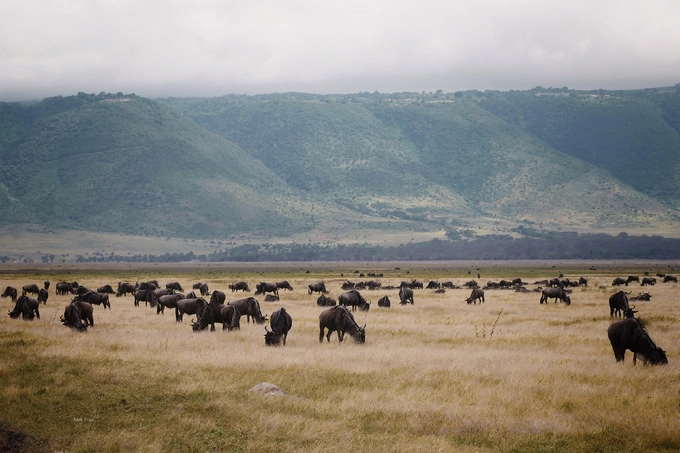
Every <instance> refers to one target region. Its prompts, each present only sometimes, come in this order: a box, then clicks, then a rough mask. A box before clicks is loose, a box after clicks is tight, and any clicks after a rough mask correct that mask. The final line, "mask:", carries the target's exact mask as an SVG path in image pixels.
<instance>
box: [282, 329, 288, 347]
mask: <svg viewBox="0 0 680 453" xmlns="http://www.w3.org/2000/svg"><path fill="white" fill-rule="evenodd" d="M287 336H288V332H286V333H284V334H283V345H284V346H285V345H286V337H287Z"/></svg>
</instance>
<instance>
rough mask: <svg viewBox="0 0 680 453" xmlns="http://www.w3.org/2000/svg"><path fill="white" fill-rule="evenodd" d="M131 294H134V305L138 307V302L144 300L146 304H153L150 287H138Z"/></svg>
mask: <svg viewBox="0 0 680 453" xmlns="http://www.w3.org/2000/svg"><path fill="white" fill-rule="evenodd" d="M133 296H135V301H134V303H135V307H139V302H140V301H142V300H143V301H144V305H145V306H147V305H148V304H153V305H151V306H152V307H153V306H155V302H154V299H153V290H152V289H140V290H137V291H135V292H134V293H133Z"/></svg>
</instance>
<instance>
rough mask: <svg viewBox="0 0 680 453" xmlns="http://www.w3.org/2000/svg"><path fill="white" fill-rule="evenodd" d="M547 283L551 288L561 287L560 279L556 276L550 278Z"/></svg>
mask: <svg viewBox="0 0 680 453" xmlns="http://www.w3.org/2000/svg"><path fill="white" fill-rule="evenodd" d="M548 285H550V287H551V288H553V287H560V288H561V287H562V281H561V280H560V279H559V278H557V277H555V278H551V279H550V281H549V282H548Z"/></svg>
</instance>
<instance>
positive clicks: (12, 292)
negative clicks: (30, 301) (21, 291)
mask: <svg viewBox="0 0 680 453" xmlns="http://www.w3.org/2000/svg"><path fill="white" fill-rule="evenodd" d="M0 297H9V298H11V299H12V302H16V301H17V289H16V288H13V287H11V286H8V287H6V288H5V291H3V293H2V294H1V295H0Z"/></svg>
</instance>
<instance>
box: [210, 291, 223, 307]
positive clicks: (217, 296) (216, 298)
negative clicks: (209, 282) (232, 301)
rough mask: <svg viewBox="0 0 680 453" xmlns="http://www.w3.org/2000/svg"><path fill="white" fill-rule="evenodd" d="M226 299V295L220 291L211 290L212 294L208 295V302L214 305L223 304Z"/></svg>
mask: <svg viewBox="0 0 680 453" xmlns="http://www.w3.org/2000/svg"><path fill="white" fill-rule="evenodd" d="M226 300H227V295H226V294H224V292H222V291H213V293H212V296H210V303H211V304H215V305H224V302H225V301H226Z"/></svg>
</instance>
